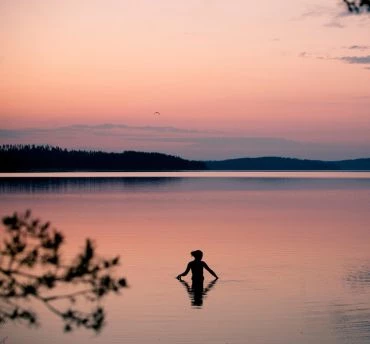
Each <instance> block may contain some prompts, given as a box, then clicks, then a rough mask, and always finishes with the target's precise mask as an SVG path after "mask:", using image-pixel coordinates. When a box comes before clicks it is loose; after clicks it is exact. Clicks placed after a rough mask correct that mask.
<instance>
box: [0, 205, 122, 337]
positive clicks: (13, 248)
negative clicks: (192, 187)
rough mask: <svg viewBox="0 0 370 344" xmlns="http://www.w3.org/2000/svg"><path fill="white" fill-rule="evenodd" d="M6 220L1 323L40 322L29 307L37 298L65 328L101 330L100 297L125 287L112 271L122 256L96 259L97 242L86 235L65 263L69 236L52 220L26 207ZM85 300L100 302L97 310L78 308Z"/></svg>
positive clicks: (0, 252) (0, 247)
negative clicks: (34, 214) (37, 216)
mask: <svg viewBox="0 0 370 344" xmlns="http://www.w3.org/2000/svg"><path fill="white" fill-rule="evenodd" d="M3 224H4V227H5V228H4V232H5V237H4V240H3V242H2V243H1V244H0V324H1V323H7V322H10V321H11V322H18V321H19V322H21V323H26V324H28V325H38V324H39V319H38V315H37V313H36V312H35V311H33V310H32V309H28V308H27V307H26V306H25V305H26V302H27V301H32V300H37V301H39V302H41V303H42V304H43V305H44V306H45V307H46V308H47V309H49V310H50V311H51V312H52V313H54V314H55V315H57V316H58V317H59V318H60V319H61V320H62V322H63V324H64V330H65V331H71V330H73V329H75V328H79V327H82V328H86V329H91V330H93V331H99V330H100V329H101V328H102V326H103V325H104V320H105V312H104V308H103V307H102V306H98V305H97V303H98V301H100V300H101V299H102V298H103V297H104V296H106V295H108V294H110V293H112V292H113V293H118V292H119V291H120V290H121V289H122V288H123V287H125V286H126V281H125V279H124V278H116V277H114V276H113V274H112V273H113V270H114V269H115V267H116V266H117V265H118V264H119V257H115V258H113V259H103V258H99V257H97V255H96V251H95V247H94V245H93V243H92V241H91V240H90V239H87V240H86V243H85V247H84V250H83V251H82V252H81V253H80V254H79V255H78V256H76V257H75V259H74V260H73V261H72V262H71V263H70V264H65V263H64V262H63V260H62V256H61V249H62V246H63V243H64V236H63V234H62V233H61V232H59V231H57V230H55V229H52V228H51V227H50V224H49V223H48V222H47V223H42V222H40V221H39V220H38V219H34V218H32V217H31V212H30V211H27V212H26V213H25V214H23V215H19V214H17V213H15V214H14V215H12V216H7V217H4V218H3ZM83 300H85V302H86V301H88V303H90V302H92V303H94V304H96V305H95V308H94V309H93V310H91V311H87V312H86V311H83V310H81V309H80V308H79V307H78V306H79V305H81V302H82V301H83ZM63 301H64V302H63ZM66 301H67V303H66ZM63 306H64V307H63Z"/></svg>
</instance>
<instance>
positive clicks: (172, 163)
mask: <svg viewBox="0 0 370 344" xmlns="http://www.w3.org/2000/svg"><path fill="white" fill-rule="evenodd" d="M181 170H225V171H230V170H236V171H238V170H239V171H241V170H244V171H292V170H293V171H316V170H319V171H321V170H334V171H336V170H343V171H345V170H370V158H366V159H353V160H340V161H322V160H307V159H295V158H283V157H258V158H238V159H227V160H219V161H194V160H185V159H182V158H180V157H177V156H171V155H166V154H161V153H145V152H133V151H125V152H122V153H107V152H101V151H78V150H67V149H62V148H59V147H53V146H34V145H3V146H0V172H39V171H40V172H42V171H45V172H48V171H51V172H52V171H181Z"/></svg>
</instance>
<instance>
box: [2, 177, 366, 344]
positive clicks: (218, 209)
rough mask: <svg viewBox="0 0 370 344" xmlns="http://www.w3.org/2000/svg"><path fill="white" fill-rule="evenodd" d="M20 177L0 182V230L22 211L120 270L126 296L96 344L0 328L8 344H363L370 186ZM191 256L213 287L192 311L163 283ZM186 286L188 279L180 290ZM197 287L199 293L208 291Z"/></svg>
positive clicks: (46, 327)
mask: <svg viewBox="0 0 370 344" xmlns="http://www.w3.org/2000/svg"><path fill="white" fill-rule="evenodd" d="M161 176H162V177H158V176H157V175H152V174H151V175H143V174H132V175H130V177H127V175H122V174H120V175H113V176H112V175H111V174H104V175H96V174H86V175H77V177H76V175H67V176H66V175H58V176H57V177H51V176H48V175H42V176H38V177H37V178H35V177H31V176H30V175H28V176H24V177H23V178H11V177H10V176H8V177H7V178H4V177H3V178H0V196H1V198H0V210H1V214H0V215H1V216H3V215H6V214H11V213H12V212H14V211H15V210H17V211H24V210H25V209H32V212H33V214H34V215H35V216H38V217H40V218H41V219H43V220H50V221H51V222H52V223H53V225H54V226H56V227H57V228H58V229H59V230H61V231H62V232H63V233H64V234H65V235H66V238H67V246H68V247H67V249H66V251H65V252H64V253H65V257H66V259H67V258H68V257H72V256H73V254H75V253H76V252H77V251H78V250H79V248H81V246H82V244H83V241H84V239H85V238H86V237H90V238H92V239H94V240H95V242H96V244H97V249H98V252H100V254H102V255H108V256H114V255H116V254H119V255H120V256H121V258H122V265H121V267H120V270H119V271H120V272H121V273H122V274H123V275H125V276H126V277H127V280H128V283H129V285H130V288H128V289H125V290H123V292H122V295H120V296H111V297H108V299H106V300H105V301H104V306H105V308H106V311H107V324H106V326H105V328H104V329H103V331H102V333H100V334H99V335H97V336H96V335H93V334H92V333H90V332H87V331H85V330H79V331H75V332H73V333H70V334H64V333H63V330H62V324H61V322H60V320H59V319H58V318H57V317H55V316H54V315H53V314H50V312H48V311H47V310H46V309H45V308H44V307H42V306H41V305H38V304H32V307H35V308H36V309H37V310H38V312H39V314H40V317H41V320H42V325H41V327H40V328H37V329H28V328H27V327H25V326H22V325H20V324H10V323H8V324H6V325H4V326H3V327H1V328H0V340H1V338H4V337H6V336H7V337H8V339H7V341H8V342H9V343H66V342H68V341H70V342H76V343H138V344H141V343H168V344H170V343H171V344H172V343H212V344H213V343H230V344H231V343H237V344H239V343H240V344H241V343H243V344H244V343H261V344H262V343H263V344H265V343H267V344H268V343H274V344H277V343H279V344H280V343H281V344H283V343H284V344H286V343H302V344H308V343H310V344H311V343H312V344H313V343H315V344H316V343H320V344H321V343H328V344H329V343H330V344H334V343H340V344H341V343H351V344H352V343H359V344H365V343H369V342H370V230H369V229H370V227H369V224H370V173H357V174H356V173H334V174H331V173H326V172H320V173H311V174H310V173H302V174H300V173H285V172H280V173H256V172H254V173H237V174H232V173H231V174H223V175H222V174H219V175H217V174H211V175H209V174H207V173H204V174H202V173H197V174H196V175H189V174H181V173H179V174H162V175H161ZM194 249H202V250H203V251H204V253H205V255H204V260H205V261H206V262H207V263H208V265H210V267H212V268H213V269H214V270H215V271H216V272H217V273H218V274H219V275H220V279H219V280H218V281H217V282H216V283H215V284H213V285H211V286H210V289H209V290H208V292H207V294H206V295H205V296H204V297H203V304H202V305H201V306H199V305H198V306H194V305H193V304H192V300H191V296H192V295H189V294H188V291H187V288H186V286H185V285H183V284H181V283H180V282H179V281H177V280H176V279H175V278H174V277H175V276H176V275H177V274H178V273H180V272H182V271H183V270H184V269H185V266H186V263H187V262H188V261H189V260H190V259H191V257H190V255H189V253H190V251H191V250H194ZM184 280H186V281H188V282H189V284H191V282H190V278H184ZM211 280H212V279H211V277H210V276H209V275H207V276H206V281H205V285H204V287H207V286H208V285H209V282H210V281H211Z"/></svg>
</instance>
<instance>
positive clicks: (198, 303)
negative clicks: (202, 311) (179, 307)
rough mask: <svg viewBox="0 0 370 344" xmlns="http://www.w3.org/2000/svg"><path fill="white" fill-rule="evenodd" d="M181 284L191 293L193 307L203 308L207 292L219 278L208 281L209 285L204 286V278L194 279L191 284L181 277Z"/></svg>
mask: <svg viewBox="0 0 370 344" xmlns="http://www.w3.org/2000/svg"><path fill="white" fill-rule="evenodd" d="M179 281H180V282H181V284H182V285H183V286H184V287H185V289H186V291H187V292H188V294H189V298H190V300H191V305H192V306H193V307H199V308H201V307H202V306H203V299H204V298H205V297H206V295H207V293H208V292H209V291H210V290H211V289H212V288H213V287H214V286H215V285H216V283H217V279H215V280H213V281H211V282H209V283H208V285H207V287H206V288H204V280H203V279H199V280H192V284H191V286H190V285H189V283H188V282H186V281H184V280H182V279H180V280H179Z"/></svg>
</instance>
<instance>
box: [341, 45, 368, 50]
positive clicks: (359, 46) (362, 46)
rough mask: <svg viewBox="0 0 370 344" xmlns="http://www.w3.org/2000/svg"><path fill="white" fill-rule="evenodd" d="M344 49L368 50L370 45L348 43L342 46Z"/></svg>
mask: <svg viewBox="0 0 370 344" xmlns="http://www.w3.org/2000/svg"><path fill="white" fill-rule="evenodd" d="M344 49H349V50H370V45H350V46H349V47H344Z"/></svg>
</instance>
